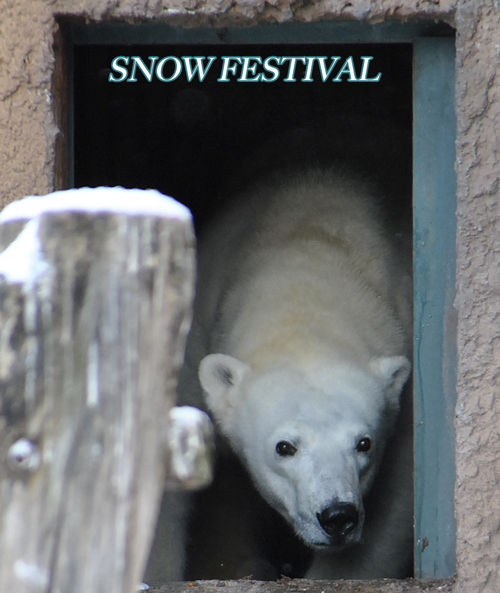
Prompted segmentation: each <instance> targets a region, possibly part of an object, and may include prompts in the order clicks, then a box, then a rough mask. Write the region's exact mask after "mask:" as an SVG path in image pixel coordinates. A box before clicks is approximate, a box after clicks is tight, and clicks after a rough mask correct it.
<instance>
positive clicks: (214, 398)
mask: <svg viewBox="0 0 500 593" xmlns="http://www.w3.org/2000/svg"><path fill="white" fill-rule="evenodd" d="M249 371H250V367H249V366H248V365H247V364H245V363H244V362H241V361H240V360H238V359H237V358H233V357H232V356H228V355H227V354H209V355H208V356H205V358H204V359H203V360H202V361H201V363H200V367H199V369H198V376H199V378H200V383H201V386H202V387H203V390H204V391H205V393H206V400H207V404H208V407H209V408H210V410H211V411H212V412H213V414H214V415H215V418H216V420H217V421H218V422H219V423H220V424H221V425H222V427H223V428H224V424H225V423H226V422H227V420H228V416H230V412H231V410H232V408H233V406H234V403H235V399H236V397H237V393H238V387H239V385H240V383H241V381H242V380H243V377H244V376H245V375H246V374H247V373H248V372H249Z"/></svg>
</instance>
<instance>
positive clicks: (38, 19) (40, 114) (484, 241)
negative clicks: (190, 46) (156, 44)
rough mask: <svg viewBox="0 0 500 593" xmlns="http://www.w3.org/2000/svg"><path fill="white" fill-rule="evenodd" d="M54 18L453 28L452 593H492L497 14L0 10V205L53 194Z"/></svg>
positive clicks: (498, 439) (498, 548)
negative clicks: (418, 23)
mask: <svg viewBox="0 0 500 593" xmlns="http://www.w3.org/2000/svg"><path fill="white" fill-rule="evenodd" d="M55 15H65V16H80V17H85V18H87V19H95V20H100V19H103V18H114V19H119V18H127V19H128V20H130V18H131V17H132V18H152V17H155V18H156V19H163V20H165V21H166V22H168V23H170V24H175V25H182V26H198V25H201V24H204V25H207V24H213V25H225V26H229V25H232V24H234V25H245V24H250V23H256V22H284V21H290V20H299V21H313V20H318V19H321V18H344V19H345V18H354V19H364V20H369V21H371V22H380V21H382V20H387V19H393V20H411V19H414V18H421V17H426V18H431V19H437V18H441V19H443V20H446V21H447V22H449V23H450V24H452V25H454V26H455V27H456V29H457V95H456V96H457V102H456V107H457V181H458V190H457V191H458V193H457V198H458V233H457V254H458V255H457V258H458V261H457V297H456V306H457V310H458V320H459V321H458V323H459V327H458V356H459V360H458V404H457V420H456V433H457V440H456V442H457V456H456V459H457V481H456V514H457V524H458V534H457V535H458V537H457V540H458V541H457V568H458V577H459V578H458V582H457V585H456V587H457V592H460V593H462V592H463V593H465V592H467V593H493V592H495V593H496V592H497V591H499V590H500V576H499V573H498V571H499V569H498V567H499V565H500V493H499V491H500V434H499V433H500V431H499V428H498V427H499V426H500V398H499V397H497V393H496V389H495V388H498V384H499V382H500V372H499V371H498V369H499V366H500V365H499V363H500V337H499V336H500V306H499V297H500V269H499V259H498V258H499V257H500V202H499V200H498V191H499V179H500V168H499V164H498V159H499V154H498V146H499V145H498V140H499V136H500V76H498V75H497V72H498V63H499V60H500V5H499V2H497V1H495V0H486V1H480V0H399V1H398V0H374V1H371V0H350V1H347V0H342V1H341V0H320V1H318V2H309V1H304V0H295V1H294V0H0V179H1V185H0V188H1V189H0V206H2V205H5V204H7V203H8V202H10V201H12V200H15V199H19V198H21V197H23V196H24V195H27V194H43V193H45V192H47V191H50V190H52V189H53V187H54V168H55V165H54V162H55V148H54V147H55V144H56V135H57V128H56V125H55V123H54V122H55V121H56V118H55V117H54V115H53V112H52V101H51V88H52V87H51V84H52V75H53V71H54V67H55V57H54V50H53V40H54V32H55V30H56V19H55Z"/></svg>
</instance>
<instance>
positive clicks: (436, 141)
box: [413, 38, 456, 577]
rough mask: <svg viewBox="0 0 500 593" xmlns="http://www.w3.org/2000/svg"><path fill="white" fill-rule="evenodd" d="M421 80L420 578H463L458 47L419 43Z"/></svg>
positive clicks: (416, 168) (416, 135) (417, 287)
mask: <svg viewBox="0 0 500 593" xmlns="http://www.w3.org/2000/svg"><path fill="white" fill-rule="evenodd" d="M413 61H414V79H413V154H414V156H413V159H414V160H413V221H414V223H413V224H414V228H413V246H414V269H413V282H414V396H413V399H414V423H415V437H414V438H415V484H416V487H415V574H416V576H420V577H446V576H450V575H452V574H453V573H454V572H455V531H456V528H455V517H454V507H453V495H454V485H455V433H454V417H455V401H456V391H455V383H456V381H455V377H456V316H455V314H454V308H453V300H454V296H455V263H456V255H455V234H456V215H455V212H456V181H455V172H454V164H455V113H454V94H455V45H454V40H453V39H449V38H441V39H439V38H435V39H417V40H416V41H415V43H414V53H413Z"/></svg>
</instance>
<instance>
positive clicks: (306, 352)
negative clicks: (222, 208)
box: [185, 168, 413, 578]
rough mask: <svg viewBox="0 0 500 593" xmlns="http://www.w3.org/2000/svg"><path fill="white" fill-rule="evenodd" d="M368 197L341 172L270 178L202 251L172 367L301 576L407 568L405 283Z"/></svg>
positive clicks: (369, 192)
mask: <svg viewBox="0 0 500 593" xmlns="http://www.w3.org/2000/svg"><path fill="white" fill-rule="evenodd" d="M379 201H380V200H379V196H378V195H377V193H376V191H375V190H374V189H373V188H372V187H371V186H370V184H369V183H367V182H365V181H361V180H359V179H357V177H356V175H355V174H353V173H350V172H349V171H347V170H345V169H341V168H339V169H331V170H309V171H304V172H298V173H295V174H288V175H283V174H281V175H277V176H276V177H275V178H274V179H271V180H268V181H266V182H264V183H261V184H260V185H258V186H256V187H254V188H252V189H251V190H248V191H247V192H246V195H243V196H242V197H241V199H240V200H238V201H237V203H236V205H235V206H233V207H232V208H230V210H229V212H228V213H227V214H226V215H225V216H224V217H223V218H222V219H221V220H220V221H219V223H218V224H216V225H215V226H214V228H213V229H212V230H211V232H210V233H209V234H208V236H207V237H206V238H205V241H204V242H203V243H202V244H201V247H200V266H199V279H198V286H197V299H196V306H195V319H194V325H193V330H192V334H191V337H190V340H189V342H188V351H187V363H186V365H185V369H186V371H187V372H188V374H189V375H190V376H191V377H193V375H194V373H193V368H194V366H196V365H197V364H198V362H199V363H200V364H199V381H200V383H201V386H202V388H203V392H204V394H205V398H206V404H207V406H208V408H209V410H210V411H211V413H212V415H213V417H214V419H215V421H216V423H217V425H218V427H219V429H220V431H221V432H222V434H223V435H224V436H225V437H227V439H228V441H229V443H230V445H231V447H232V448H233V450H234V452H235V453H236V454H237V456H238V457H239V458H240V459H241V460H242V462H243V463H244V465H245V466H246V467H247V469H248V471H249V473H250V475H251V477H252V480H253V482H254V484H255V486H256V488H257V490H258V491H259V492H260V494H261V495H262V497H263V498H264V499H265V500H266V501H267V502H268V503H269V504H270V505H271V506H272V507H274V508H275V509H276V510H277V511H278V512H279V513H280V514H281V515H282V516H283V517H284V518H285V519H286V520H287V521H288V522H289V524H290V525H291V526H292V527H293V529H294V530H295V532H296V534H297V535H298V536H299V537H300V538H301V539H302V540H303V541H304V542H305V543H306V544H307V545H308V546H310V547H311V548H313V549H314V561H313V565H312V567H311V569H310V571H309V573H308V574H307V576H309V577H313V578H376V577H404V576H408V565H409V562H411V550H412V535H413V534H412V523H413V507H412V462H411V456H412V430H411V408H410V406H409V404H408V402H407V401H406V400H405V401H403V402H401V401H400V400H401V393H402V391H403V387H404V385H405V383H406V382H407V379H408V377H409V374H410V366H411V365H410V362H409V356H410V342H409V327H410V319H411V305H410V303H411V300H410V298H411V292H410V290H409V288H410V287H411V280H410V278H411V276H410V274H409V273H408V270H407V269H405V268H404V265H403V263H404V257H402V251H403V250H402V249H401V246H400V245H399V246H398V245H396V244H395V240H394V236H393V234H391V232H389V231H388V230H387V225H386V222H387V221H385V220H384V217H383V215H382V212H381V208H380V206H379ZM200 361H201V362H200ZM192 380H193V381H195V380H196V379H192ZM193 389H195V388H194V387H193ZM191 391H192V390H191ZM191 403H193V402H191ZM200 405H203V404H201V402H200ZM401 408H402V412H401V411H400V409H401Z"/></svg>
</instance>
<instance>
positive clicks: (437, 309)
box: [63, 21, 456, 578]
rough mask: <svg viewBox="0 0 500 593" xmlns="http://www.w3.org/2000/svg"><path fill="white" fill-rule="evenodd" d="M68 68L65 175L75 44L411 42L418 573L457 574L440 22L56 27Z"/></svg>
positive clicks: (448, 99) (449, 51)
mask: <svg viewBox="0 0 500 593" xmlns="http://www.w3.org/2000/svg"><path fill="white" fill-rule="evenodd" d="M63 26H64V29H65V33H66V35H65V36H66V39H67V41H68V45H67V51H68V58H69V59H68V63H69V80H68V88H69V95H70V96H69V101H68V105H69V120H70V121H69V125H68V130H69V139H70V155H69V171H70V178H71V174H72V166H73V155H72V154H71V146H72V138H73V134H74V131H73V127H72V90H71V89H72V83H71V70H72V69H71V64H72V47H73V46H75V45H108V44H132V43H133V44H148V45H149V44H159V45H160V44H173V43H176V44H180V43H184V44H189V45H196V44H209V43H214V44H238V43H241V44H247V43H248V44H250V43H256V44H257V43H266V44H271V43H273V44H286V43H315V44H320V43H405V42H406V43H412V44H413V50H414V94H413V106H414V124H413V126H414V127H413V136H414V138H413V146H414V155H413V171H414V174H413V188H414V189H413V201H414V290H415V295H414V298H415V301H414V304H415V317H414V353H415V354H414V421H415V576H416V577H418V578H423V577H434V578H438V577H449V576H451V575H452V574H454V572H455V521H454V504H453V488H454V482H455V464H454V430H453V418H454V405H455V383H456V381H455V377H456V317H455V313H454V309H453V300H454V293H455V263H456V256H455V231H456V217H455V210H456V197H455V186H456V183H455V173H454V161H455V120H454V69H455V66H454V59H455V58H454V47H455V45H454V37H453V34H452V31H451V30H450V28H449V27H447V26H446V25H442V24H440V23H432V22H431V23H429V22H418V23H406V24H399V23H380V24H377V25H372V24H370V23H366V22H353V21H349V22H347V21H324V22H319V23H309V24H304V23H284V24H269V25H260V26H257V27H249V28H235V29H229V28H198V29H196V28H182V27H172V26H169V25H166V24H163V23H139V24H137V25H129V24H126V23H97V24H92V25H82V24H75V23H63Z"/></svg>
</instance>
